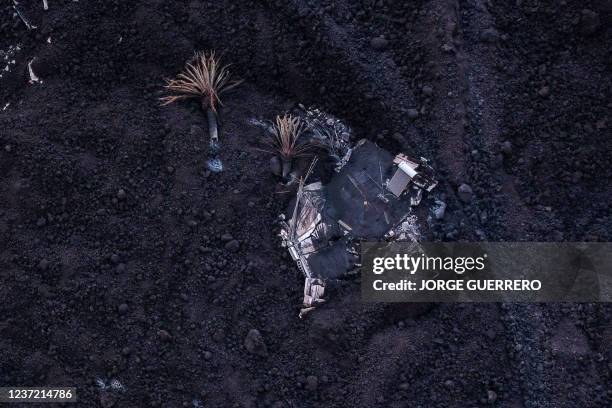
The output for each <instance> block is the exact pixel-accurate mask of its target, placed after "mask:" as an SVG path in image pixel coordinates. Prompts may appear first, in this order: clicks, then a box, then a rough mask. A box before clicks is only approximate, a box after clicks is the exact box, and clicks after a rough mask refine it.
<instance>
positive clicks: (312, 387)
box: [306, 375, 319, 391]
mask: <svg viewBox="0 0 612 408" xmlns="http://www.w3.org/2000/svg"><path fill="white" fill-rule="evenodd" d="M318 387H319V379H318V378H317V377H316V376H314V375H309V376H308V377H306V389H307V390H308V391H316V390H317V388H318Z"/></svg>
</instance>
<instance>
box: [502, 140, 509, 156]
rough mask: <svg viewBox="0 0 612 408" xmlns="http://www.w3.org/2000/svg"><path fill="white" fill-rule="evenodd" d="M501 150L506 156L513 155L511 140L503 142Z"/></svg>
mask: <svg viewBox="0 0 612 408" xmlns="http://www.w3.org/2000/svg"><path fill="white" fill-rule="evenodd" d="M500 150H501V152H502V153H503V154H504V155H505V156H511V155H512V143H511V142H510V141H509V140H506V141H505V142H503V143H502V144H501V148H500Z"/></svg>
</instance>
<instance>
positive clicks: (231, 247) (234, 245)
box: [225, 239, 240, 252]
mask: <svg viewBox="0 0 612 408" xmlns="http://www.w3.org/2000/svg"><path fill="white" fill-rule="evenodd" d="M225 249H227V250H228V251H231V252H237V251H238V250H239V249H240V242H239V241H238V240H236V239H232V240H231V241H230V242H228V243H227V244H225Z"/></svg>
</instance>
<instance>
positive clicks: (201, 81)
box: [160, 51, 242, 140]
mask: <svg viewBox="0 0 612 408" xmlns="http://www.w3.org/2000/svg"><path fill="white" fill-rule="evenodd" d="M228 67H229V65H225V66H224V65H222V64H221V59H220V58H217V57H216V56H215V53H214V51H210V52H201V51H200V52H196V53H195V55H194V56H193V58H192V59H191V60H190V61H188V62H187V64H185V69H184V70H183V72H181V73H180V74H178V76H177V77H176V78H175V79H169V80H166V85H165V88H166V89H167V90H168V91H169V92H170V93H171V95H168V96H164V97H162V98H160V100H161V101H162V105H168V104H170V103H174V102H177V101H180V100H184V99H191V98H199V99H200V101H201V106H202V110H205V111H206V115H207V117H208V128H209V132H210V137H211V139H213V140H217V139H218V133H217V117H216V115H217V112H218V108H219V106H222V105H223V103H222V102H221V99H220V95H221V94H222V93H223V92H226V91H228V90H230V89H232V88H234V87H235V86H237V85H239V84H240V83H241V82H242V81H232V80H230V77H231V75H230V72H229V70H228Z"/></svg>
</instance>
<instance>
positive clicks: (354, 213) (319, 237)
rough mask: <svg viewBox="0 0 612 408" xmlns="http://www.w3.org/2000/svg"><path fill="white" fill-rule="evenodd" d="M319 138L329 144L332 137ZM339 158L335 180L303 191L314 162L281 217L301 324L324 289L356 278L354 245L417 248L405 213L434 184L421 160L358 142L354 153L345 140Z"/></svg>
mask: <svg viewBox="0 0 612 408" xmlns="http://www.w3.org/2000/svg"><path fill="white" fill-rule="evenodd" d="M321 135H322V137H329V138H330V139H331V138H336V136H337V133H335V132H333V131H331V132H330V131H326V132H321V133H320V136H321ZM334 140H337V139H334ZM334 146H335V142H334ZM344 152H345V153H344V154H337V155H336V156H335V160H336V162H337V167H336V168H337V173H336V174H335V175H334V176H333V177H332V178H331V180H330V182H329V183H327V184H326V185H323V184H322V183H321V182H320V181H317V182H313V183H310V184H306V181H307V179H308V178H309V176H310V175H311V173H312V170H313V166H314V164H315V163H316V160H315V161H313V164H311V167H310V168H309V170H308V172H307V173H306V176H305V177H303V178H302V179H300V184H299V187H298V191H297V195H296V198H295V200H294V201H293V202H292V203H291V204H290V206H289V209H288V211H287V216H284V215H282V216H281V231H280V236H281V238H282V240H283V246H284V247H286V248H287V249H288V251H289V254H290V255H291V257H292V259H293V260H294V261H296V263H297V265H298V268H299V269H300V270H301V271H302V273H303V274H304V276H305V285H304V300H303V305H302V308H301V310H300V317H302V316H304V315H305V314H306V313H308V312H309V311H311V310H313V309H314V308H315V307H316V306H317V305H319V304H321V303H322V302H324V301H325V300H324V299H323V296H324V294H325V286H326V283H327V282H330V281H333V280H336V279H340V278H343V277H346V276H350V275H351V274H353V273H355V272H356V271H355V270H356V268H357V267H358V266H359V242H360V241H361V240H372V241H377V240H392V241H398V240H405V241H413V242H417V240H418V238H419V231H418V223H417V218H416V216H415V215H413V214H412V209H411V208H412V206H415V205H418V204H419V202H420V200H421V197H422V192H423V190H424V191H428V192H429V191H431V190H432V189H433V188H434V187H435V186H436V184H437V181H436V180H435V179H434V174H433V169H432V168H431V167H430V166H429V165H428V163H427V161H426V160H425V159H423V158H421V159H418V160H416V159H413V158H410V157H408V156H406V155H404V154H399V155H397V156H395V158H394V157H393V156H392V155H391V154H390V153H389V152H387V151H386V150H384V149H382V148H380V147H378V146H377V145H375V144H374V143H372V142H370V141H367V140H365V139H362V140H360V141H359V142H358V143H357V144H356V145H355V146H354V147H350V145H349V143H348V139H347V141H346V146H345V147H344ZM347 152H348V153H347Z"/></svg>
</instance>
